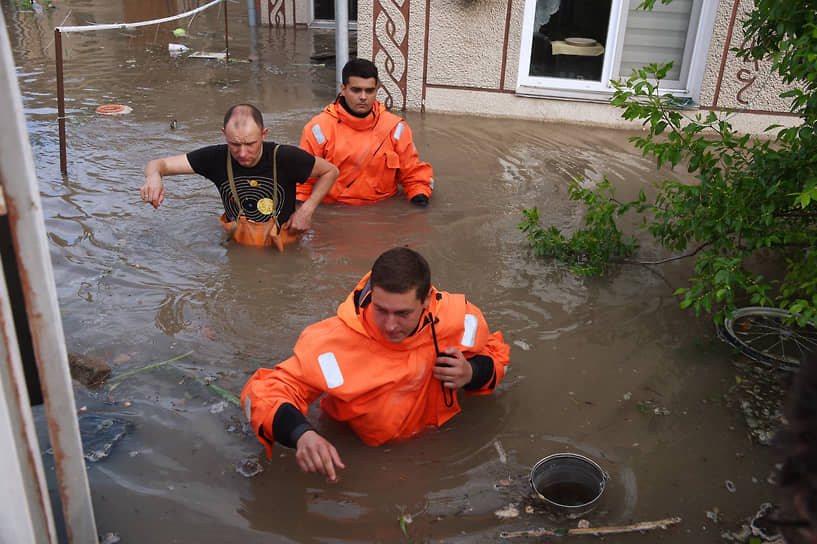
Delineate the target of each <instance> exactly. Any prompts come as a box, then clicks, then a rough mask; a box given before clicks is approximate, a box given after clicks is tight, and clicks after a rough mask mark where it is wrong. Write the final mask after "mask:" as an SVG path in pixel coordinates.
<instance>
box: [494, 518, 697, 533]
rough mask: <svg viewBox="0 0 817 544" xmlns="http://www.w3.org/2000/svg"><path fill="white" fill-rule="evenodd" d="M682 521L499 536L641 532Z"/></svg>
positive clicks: (535, 531)
mask: <svg viewBox="0 0 817 544" xmlns="http://www.w3.org/2000/svg"><path fill="white" fill-rule="evenodd" d="M679 523H681V518H678V517H675V518H666V519H660V520H658V521H641V522H639V523H633V524H632V525H620V526H611V527H588V528H585V529H582V528H576V529H565V528H560V529H546V528H543V527H540V528H538V529H528V530H525V531H506V532H502V533H500V534H499V538H515V537H518V536H564V535H596V536H598V535H609V534H615V533H639V532H642V531H651V530H653V529H666V528H667V527H669V526H670V525H677V524H679Z"/></svg>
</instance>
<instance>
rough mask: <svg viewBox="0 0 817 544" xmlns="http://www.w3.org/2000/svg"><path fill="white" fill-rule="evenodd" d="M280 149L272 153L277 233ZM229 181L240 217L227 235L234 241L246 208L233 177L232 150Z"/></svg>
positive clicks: (273, 214)
mask: <svg viewBox="0 0 817 544" xmlns="http://www.w3.org/2000/svg"><path fill="white" fill-rule="evenodd" d="M278 147H279V145H277V144H276V146H275V149H274V150H273V151H272V186H273V189H272V221H273V222H274V223H275V228H276V231H277V230H278V213H277V210H278ZM227 179H228V180H229V181H230V191H231V192H232V193H233V200H235V204H236V206H238V215H237V216H236V218H235V224H234V225H233V227H232V229H230V232H229V233H228V234H227V240H232V238H233V236H235V231H236V230H237V229H238V221H239V219H241V216H242V215H245V213H244V208H243V207H242V206H241V199H240V198H238V189H236V187H235V178H234V177H233V159H232V156H231V155H230V148H229V147H228V148H227Z"/></svg>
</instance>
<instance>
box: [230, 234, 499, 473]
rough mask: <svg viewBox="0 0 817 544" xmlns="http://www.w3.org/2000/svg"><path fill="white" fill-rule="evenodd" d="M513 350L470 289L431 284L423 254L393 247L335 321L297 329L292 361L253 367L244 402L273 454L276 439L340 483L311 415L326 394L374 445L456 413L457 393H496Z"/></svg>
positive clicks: (333, 412) (328, 407)
mask: <svg viewBox="0 0 817 544" xmlns="http://www.w3.org/2000/svg"><path fill="white" fill-rule="evenodd" d="M509 352H510V349H509V347H508V345H507V344H505V342H504V341H503V339H502V333H501V332H499V331H496V332H493V333H492V332H491V331H490V330H489V328H488V324H487V323H486V322H485V318H484V317H483V316H482V312H480V311H479V309H478V308H477V307H476V306H474V305H473V304H471V303H470V302H468V301H467V300H466V299H465V296H464V295H457V294H452V293H447V292H445V291H438V290H437V289H436V288H434V287H433V286H432V285H431V277H430V271H429V267H428V263H427V262H426V260H425V259H424V258H423V257H422V256H421V255H420V254H419V253H417V252H415V251H413V250H411V249H407V248H395V249H391V250H389V251H386V252H385V253H383V254H382V255H381V256H380V257H378V259H377V260H376V261H375V263H374V265H373V266H372V270H371V272H370V273H368V274H366V276H364V277H363V279H362V280H360V283H359V284H358V285H357V287H356V288H355V290H354V291H353V292H352V293H351V294H350V295H349V296H348V297H347V298H346V300H345V301H344V302H343V303H342V304H341V305H340V306H339V307H338V312H337V315H336V316H335V317H330V318H329V319H325V320H323V321H320V322H319V323H316V324H314V325H311V326H309V327H307V328H306V329H305V330H304V331H303V332H302V333H301V336H300V338H298V342H297V343H296V344H295V349H294V355H293V356H292V357H290V358H289V359H287V360H286V361H284V362H282V363H280V364H278V365H277V366H276V367H275V368H262V369H259V370H258V371H256V372H255V374H254V375H253V376H252V378H250V380H249V382H247V385H245V386H244V390H243V391H242V392H241V403H242V406H243V408H244V411H245V414H246V416H247V418H248V419H249V420H250V424H251V425H252V428H253V430H254V431H255V433H256V434H257V435H258V438H259V440H260V441H261V442H262V443H263V444H264V445H265V446H266V448H267V453H268V454H269V455H270V456H272V447H273V443H274V442H279V443H280V444H282V445H284V446H287V447H291V448H296V450H297V451H296V454H295V457H296V459H297V461H298V465H299V466H300V467H301V469H303V470H304V471H308V472H319V473H320V474H323V475H325V476H328V477H329V478H330V479H332V480H334V479H335V478H336V469H338V468H344V465H343V462H342V461H341V459H340V455H339V454H338V452H337V450H336V449H335V447H334V446H333V445H332V444H331V443H330V442H329V441H328V440H326V439H325V438H324V437H323V436H321V435H320V434H318V433H317V432H316V431H315V430H314V429H313V428H312V426H311V425H310V424H309V422H308V421H307V419H306V417H305V414H306V412H307V408H308V407H309V405H310V404H312V403H313V402H314V401H315V400H317V399H318V398H319V397H321V395H324V396H323V398H322V399H321V402H320V405H321V408H322V409H323V411H324V412H325V413H326V414H328V415H329V416H331V417H332V418H334V419H336V420H338V421H345V422H347V423H348V425H349V426H350V427H351V428H352V430H354V431H355V433H357V435H358V436H359V437H360V438H361V439H362V440H363V441H364V442H365V443H366V444H369V445H372V446H376V445H378V444H382V443H383V442H387V441H390V440H399V439H404V438H409V437H411V436H413V435H415V434H417V433H419V432H420V431H422V430H423V429H424V428H426V427H428V426H431V427H439V426H440V425H442V424H443V423H445V422H446V421H448V420H449V419H450V418H451V417H453V416H454V415H455V414H456V413H457V412H459V411H460V407H459V404H458V402H457V390H458V389H464V390H465V392H466V394H487V393H491V392H493V390H494V389H495V388H496V386H497V384H498V383H499V381H500V380H501V379H502V377H503V376H504V375H505V366H506V365H507V364H508V360H509Z"/></svg>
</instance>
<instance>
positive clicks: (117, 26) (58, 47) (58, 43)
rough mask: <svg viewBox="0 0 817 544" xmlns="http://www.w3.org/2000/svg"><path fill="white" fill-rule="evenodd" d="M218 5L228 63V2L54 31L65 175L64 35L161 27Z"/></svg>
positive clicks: (58, 105) (218, 0)
mask: <svg viewBox="0 0 817 544" xmlns="http://www.w3.org/2000/svg"><path fill="white" fill-rule="evenodd" d="M216 4H224V48H225V56H224V59H225V61H226V62H230V42H229V35H228V26H227V1H226V0H212V2H209V3H207V4H205V5H203V6H199V7H197V8H196V9H192V10H190V11H186V12H184V13H179V14H177V15H172V16H170V17H164V18H162V19H153V20H150V21H139V22H136V23H112V24H100V25H85V26H58V27H57V28H55V29H54V50H55V52H54V55H55V57H56V62H57V117H58V121H59V133H60V171H61V172H62V173H63V174H65V173H67V171H68V159H67V157H66V154H67V152H66V142H65V141H66V135H65V85H64V83H63V63H62V56H63V55H62V35H63V34H66V33H70V32H95V31H98V30H122V29H133V28H139V27H142V26H152V25H159V24H162V23H167V22H170V21H176V20H178V19H184V18H186V17H192V16H195V15H196V14H197V13H200V12H202V11H204V10H206V9H209V8H211V7H213V6H215V5H216Z"/></svg>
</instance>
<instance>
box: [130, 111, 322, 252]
mask: <svg viewBox="0 0 817 544" xmlns="http://www.w3.org/2000/svg"><path fill="white" fill-rule="evenodd" d="M221 132H222V133H223V134H224V138H225V139H226V144H220V145H211V146H207V147H202V148H200V149H197V150H195V151H191V152H190V153H187V154H184V155H175V156H172V157H166V158H163V159H154V160H152V161H150V162H149V163H148V164H147V166H145V183H144V184H143V185H142V188H141V190H140V191H141V196H142V200H144V201H145V202H150V203H151V204H152V205H153V207H154V208H158V207H159V206H160V205H161V204H162V201H163V200H164V197H165V189H164V182H163V178H164V177H165V176H172V175H178V174H199V175H201V176H204V177H206V178H207V179H209V180H210V181H212V182H213V184H215V186H216V187H217V188H218V191H219V195H220V196H221V201H222V203H223V205H224V214H223V215H222V216H221V223H222V225H223V226H224V228H225V230H227V232H228V234H229V236H230V238H233V239H234V240H235V241H237V242H239V243H244V244H248V245H261V246H265V245H267V246H268V245H272V242H270V240H269V239H267V237H268V234H269V232H270V231H272V232H273V233H275V232H276V230H278V229H277V226H280V231H281V232H280V234H281V235H285V236H287V237H289V238H294V237H297V236H298V235H299V234H301V233H303V232H304V231H306V230H308V229H309V228H310V227H311V225H312V214H313V213H314V212H315V209H316V208H317V207H318V204H319V203H320V202H321V200H322V199H323V198H324V196H326V194H327V192H329V189H330V188H331V187H332V184H333V183H334V182H335V179H336V178H337V177H338V169H337V168H335V166H333V165H332V164H331V163H329V162H327V161H326V160H324V159H322V158H320V157H315V156H313V155H311V154H309V153H307V152H306V151H303V150H301V149H299V148H297V147H295V146H291V145H285V144H280V145H279V144H276V143H275V142H265V141H264V136H266V135H267V132H268V129H267V128H265V127H264V119H263V117H262V115H261V112H260V111H259V110H258V108H256V107H255V106H252V105H250V104H238V105H235V106H233V107H231V108H230V109H229V110H227V113H226V114H225V115H224V124H223V127H222V129H221ZM312 177H317V181H316V182H315V189H314V190H313V194H312V195H311V196H310V198H308V199H306V200H305V201H304V202H303V203H302V204H301V205H300V206H298V207H297V209H296V205H295V203H296V199H295V194H296V185H297V184H298V183H303V182H304V181H306V180H307V179H309V178H312ZM237 223H241V225H240V226H241V227H242V228H241V229H237ZM237 230H238V235H236V231H237ZM244 231H246V232H244ZM242 233H243V234H242ZM256 233H257V234H258V236H256V235H255V234H256ZM279 249H280V248H279Z"/></svg>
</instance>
